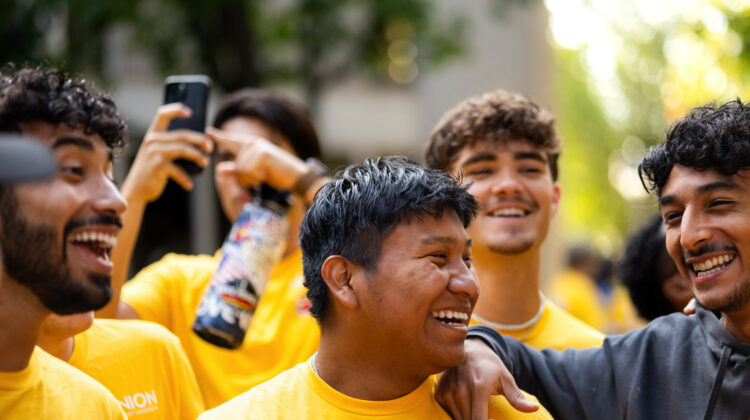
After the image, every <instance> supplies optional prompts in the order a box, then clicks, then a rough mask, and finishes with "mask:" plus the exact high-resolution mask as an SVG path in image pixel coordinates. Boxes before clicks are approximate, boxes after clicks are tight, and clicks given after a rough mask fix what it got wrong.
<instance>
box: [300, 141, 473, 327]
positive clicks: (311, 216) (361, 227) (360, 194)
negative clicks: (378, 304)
mask: <svg viewBox="0 0 750 420" xmlns="http://www.w3.org/2000/svg"><path fill="white" fill-rule="evenodd" d="M446 209H449V210H454V211H455V212H456V214H457V215H458V217H459V219H460V220H461V222H463V224H464V227H467V226H468V225H469V223H470V222H471V220H472V219H473V218H474V216H475V215H476V212H477V201H476V199H475V198H474V196H472V195H471V194H470V193H469V192H467V191H466V187H462V186H460V185H459V182H458V180H457V179H454V178H453V177H451V175H450V174H448V173H447V172H444V171H439V170H434V169H427V168H425V167H422V166H420V165H418V164H417V163H415V162H413V161H411V160H409V159H407V158H405V157H401V156H392V157H384V158H377V159H375V160H372V159H366V160H365V161H364V163H362V164H361V165H352V166H349V167H348V168H346V169H344V170H343V171H341V172H339V173H338V174H337V175H336V176H335V177H334V178H333V180H331V181H330V182H329V183H328V184H326V185H325V186H324V187H323V188H322V189H321V190H320V191H319V192H318V193H317V195H316V196H315V200H314V201H313V203H312V205H311V206H310V209H309V210H308V211H307V214H306V215H305V218H304V220H303V221H302V225H301V226H300V230H299V232H300V234H299V235H300V246H301V248H302V265H303V269H304V274H305V286H306V287H307V288H308V292H307V297H308V298H309V299H310V302H311V303H312V306H311V308H310V313H311V314H312V315H313V316H314V317H315V318H316V319H317V320H318V322H321V323H322V321H323V319H324V317H325V315H326V309H327V307H328V287H327V286H326V284H325V281H324V280H323V277H322V275H321V273H320V270H321V267H322V266H323V262H324V261H325V260H326V258H328V257H329V256H331V255H341V256H343V257H344V258H346V259H348V260H350V261H352V262H355V263H357V264H359V265H361V266H363V267H364V268H365V269H366V270H374V269H376V268H377V263H378V260H379V258H380V251H381V249H380V247H381V245H382V243H383V240H384V239H385V238H386V237H387V236H388V235H389V234H390V233H391V232H392V231H393V230H394V229H395V228H396V226H397V225H398V224H400V223H403V222H406V223H409V221H410V220H411V218H412V217H416V218H420V217H421V216H423V215H430V216H434V217H442V215H443V212H444V211H445V210H446Z"/></svg>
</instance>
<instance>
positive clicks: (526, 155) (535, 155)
mask: <svg viewBox="0 0 750 420" xmlns="http://www.w3.org/2000/svg"><path fill="white" fill-rule="evenodd" d="M513 158H514V159H515V160H524V159H533V160H538V161H539V162H542V163H547V159H545V158H544V156H543V155H542V154H541V153H539V152H517V153H516V154H515V155H513Z"/></svg>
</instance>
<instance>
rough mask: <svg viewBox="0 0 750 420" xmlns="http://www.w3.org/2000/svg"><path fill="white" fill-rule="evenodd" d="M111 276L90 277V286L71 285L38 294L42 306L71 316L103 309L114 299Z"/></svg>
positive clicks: (59, 313)
mask: <svg viewBox="0 0 750 420" xmlns="http://www.w3.org/2000/svg"><path fill="white" fill-rule="evenodd" d="M112 294H113V290H112V285H111V281H110V277H109V276H102V275H99V274H93V275H89V282H88V284H82V285H75V286H73V285H69V286H68V287H64V288H61V289H60V290H49V291H47V293H42V294H37V296H39V300H41V302H42V304H44V306H46V307H47V308H48V309H49V310H50V311H52V312H54V313H56V314H58V315H70V314H76V313H81V312H88V311H95V310H98V309H101V308H103V307H104V306H105V305H106V304H107V303H109V301H110V300H111V299H112Z"/></svg>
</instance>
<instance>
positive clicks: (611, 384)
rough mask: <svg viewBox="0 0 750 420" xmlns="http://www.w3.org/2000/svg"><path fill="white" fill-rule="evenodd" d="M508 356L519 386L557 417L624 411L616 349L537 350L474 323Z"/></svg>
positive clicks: (476, 333) (474, 330) (472, 331)
mask: <svg viewBox="0 0 750 420" xmlns="http://www.w3.org/2000/svg"><path fill="white" fill-rule="evenodd" d="M468 336H469V337H473V338H481V339H482V340H483V341H484V342H485V343H487V344H488V345H489V346H490V347H491V348H492V349H493V351H494V352H495V353H497V355H498V356H499V357H500V358H501V359H502V360H503V362H504V363H505V366H506V367H507V368H508V370H509V371H510V372H511V374H512V375H513V377H514V378H515V380H516V383H517V384H518V386H519V387H520V388H521V389H523V390H525V391H527V392H529V393H531V394H533V395H535V396H536V397H537V398H538V399H539V401H540V402H541V403H542V405H544V407H545V408H547V410H549V412H550V414H552V416H553V417H554V418H556V419H560V420H565V419H571V420H572V419H575V420H580V419H615V418H622V417H623V411H622V409H621V407H620V406H619V405H620V404H619V403H618V400H619V399H618V398H617V389H616V381H615V375H614V371H613V366H612V358H611V352H610V350H609V347H608V345H607V343H606V342H605V344H604V345H603V346H602V347H598V348H590V349H583V350H573V349H568V350H565V351H563V352H559V351H555V350H550V349H547V350H542V351H539V350H536V349H534V348H531V347H528V346H526V345H524V344H522V343H521V342H519V341H517V340H515V339H513V338H511V337H503V336H502V335H500V334H499V333H498V332H497V331H495V330H493V329H491V328H488V327H485V326H473V327H471V328H469V335H468Z"/></svg>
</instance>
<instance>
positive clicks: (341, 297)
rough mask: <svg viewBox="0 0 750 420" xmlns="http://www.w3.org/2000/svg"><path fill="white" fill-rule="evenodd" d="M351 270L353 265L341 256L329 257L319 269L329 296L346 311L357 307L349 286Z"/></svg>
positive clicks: (357, 303) (352, 290)
mask: <svg viewBox="0 0 750 420" xmlns="http://www.w3.org/2000/svg"><path fill="white" fill-rule="evenodd" d="M353 268H354V263H352V262H351V261H349V260H347V259H346V258H344V257H342V256H341V255H331V256H329V257H328V258H326V260H325V261H324V262H323V266H322V267H321V268H320V274H321V276H323V281H325V282H326V285H327V286H328V290H329V291H330V292H331V296H333V298H334V299H336V300H337V301H338V302H339V303H341V304H342V305H343V306H344V307H346V308H348V309H357V307H359V301H358V300H357V294H356V293H354V289H352V285H351V280H352V272H353Z"/></svg>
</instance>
